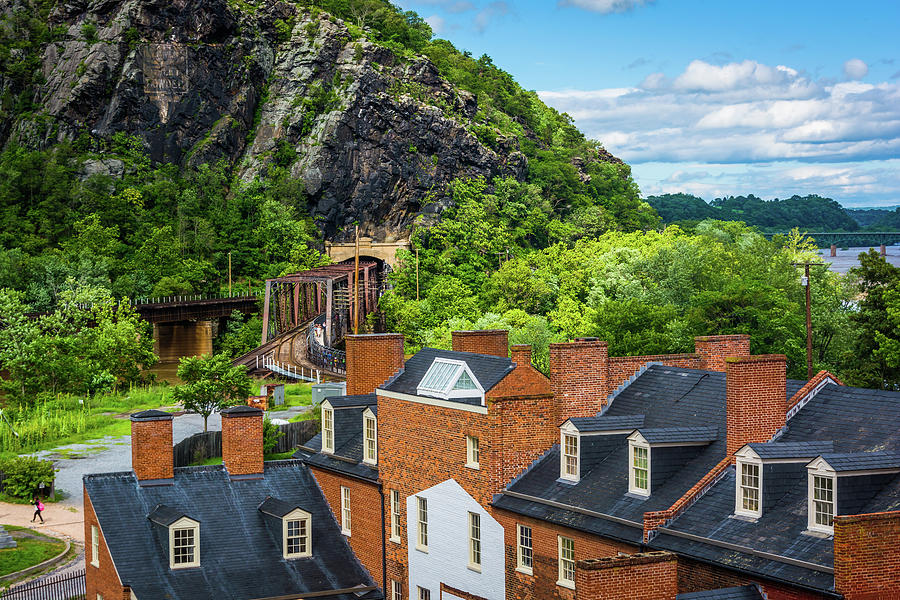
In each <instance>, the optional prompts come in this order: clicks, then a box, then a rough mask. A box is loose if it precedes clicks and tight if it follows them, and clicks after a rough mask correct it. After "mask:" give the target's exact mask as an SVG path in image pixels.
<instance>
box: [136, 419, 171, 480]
mask: <svg viewBox="0 0 900 600" xmlns="http://www.w3.org/2000/svg"><path fill="white" fill-rule="evenodd" d="M154 412H159V411H154ZM140 414H141V413H137V414H136V415H133V416H132V417H131V468H132V469H134V474H135V476H137V478H138V480H139V481H145V480H148V479H172V477H174V473H175V471H174V463H173V460H174V459H173V455H172V415H168V416H161V415H156V416H149V417H145V418H142V417H140V416H139V415H140Z"/></svg>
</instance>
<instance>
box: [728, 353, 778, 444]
mask: <svg viewBox="0 0 900 600" xmlns="http://www.w3.org/2000/svg"><path fill="white" fill-rule="evenodd" d="M725 411H726V422H727V441H726V447H727V449H726V452H727V455H728V456H732V455H733V454H734V453H735V452H737V451H738V450H740V449H741V448H742V447H743V446H744V445H745V444H749V443H751V442H766V441H768V440H769V439H771V437H772V436H773V435H775V433H776V432H777V431H778V430H779V429H781V428H782V427H784V425H785V423H786V421H787V358H786V357H785V356H784V355H783V354H761V355H757V356H744V357H732V358H727V359H726V360H725Z"/></svg>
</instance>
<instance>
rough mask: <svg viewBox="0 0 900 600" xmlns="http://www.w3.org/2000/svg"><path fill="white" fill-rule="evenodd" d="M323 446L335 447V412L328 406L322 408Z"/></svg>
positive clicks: (330, 448)
mask: <svg viewBox="0 0 900 600" xmlns="http://www.w3.org/2000/svg"><path fill="white" fill-rule="evenodd" d="M322 447H323V448H327V449H329V450H333V449H334V413H333V412H332V411H331V410H329V409H327V408H323V409H322Z"/></svg>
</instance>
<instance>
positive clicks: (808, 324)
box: [793, 262, 827, 380]
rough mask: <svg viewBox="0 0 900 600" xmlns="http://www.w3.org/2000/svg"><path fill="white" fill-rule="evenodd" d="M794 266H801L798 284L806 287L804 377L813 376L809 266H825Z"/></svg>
mask: <svg viewBox="0 0 900 600" xmlns="http://www.w3.org/2000/svg"><path fill="white" fill-rule="evenodd" d="M793 264H794V266H795V267H803V277H801V278H800V285H802V286H803V287H805V288H806V378H807V380H809V379H812V378H813V360H812V305H811V302H810V287H811V286H810V280H809V268H810V267H825V266H827V265H825V264H822V263H810V262H803V263H793Z"/></svg>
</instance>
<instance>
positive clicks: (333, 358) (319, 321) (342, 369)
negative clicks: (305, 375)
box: [306, 315, 347, 373]
mask: <svg viewBox="0 0 900 600" xmlns="http://www.w3.org/2000/svg"><path fill="white" fill-rule="evenodd" d="M324 323H325V315H320V316H319V317H318V318H316V319H315V320H314V321H313V322H312V323H310V324H309V330H308V331H307V332H306V358H307V359H309V362H311V363H312V364H314V365H318V366H320V367H322V368H323V369H325V370H326V371H331V372H332V373H346V372H347V354H346V353H345V352H344V351H343V350H337V349H336V348H331V347H329V346H325V345H324V344H322V343H320V342H319V341H318V340H317V339H316V325H320V326H321V325H323V324H324ZM339 327H340V325H339Z"/></svg>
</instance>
